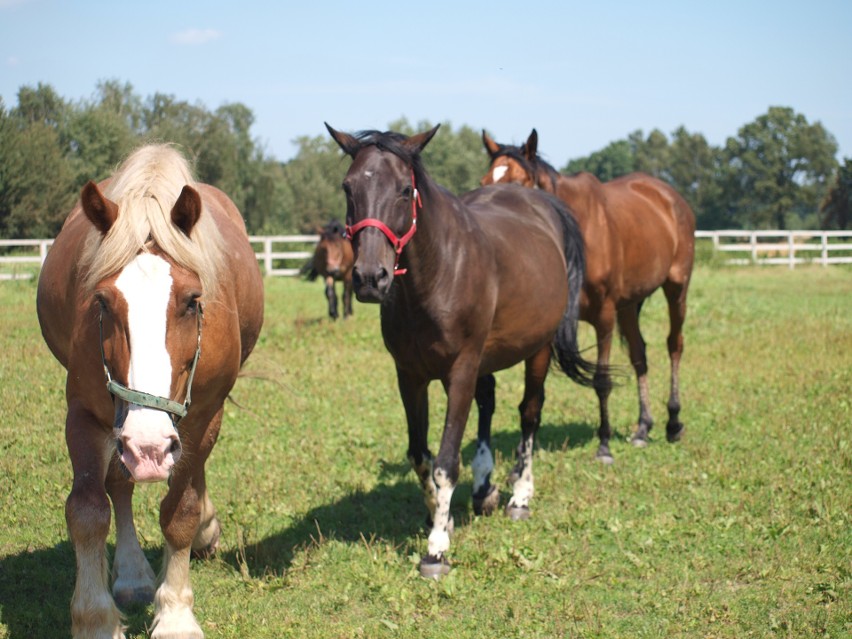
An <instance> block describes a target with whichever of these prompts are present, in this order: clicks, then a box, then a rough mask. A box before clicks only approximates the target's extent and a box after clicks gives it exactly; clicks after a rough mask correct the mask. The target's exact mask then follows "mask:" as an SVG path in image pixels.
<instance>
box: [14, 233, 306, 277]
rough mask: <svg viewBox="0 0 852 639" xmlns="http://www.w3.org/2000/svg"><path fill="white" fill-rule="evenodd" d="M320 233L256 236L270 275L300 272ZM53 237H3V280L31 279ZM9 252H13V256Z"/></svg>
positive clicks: (253, 241) (253, 239)
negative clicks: (43, 238) (4, 238)
mask: <svg viewBox="0 0 852 639" xmlns="http://www.w3.org/2000/svg"><path fill="white" fill-rule="evenodd" d="M318 241H319V235H271V236H270V235H252V236H251V237H249V242H251V245H252V247H254V249H255V254H256V255H257V260H258V261H259V262H260V264H261V267H262V269H263V272H264V273H265V274H266V275H271V276H279V275H286V276H292V275H298V274H299V271H300V270H301V267H302V266H303V265H304V263H305V262H306V261H307V260H308V259H309V258H310V257H311V256H312V255H313V254H314V245H315V244H316V243H317V242H318ZM51 244H53V240H0V280H19V279H30V278H32V277H34V276H35V274H36V273H38V270H39V268H41V265H42V262H44V258H45V257H46V256H47V252H48V250H49V249H50V246H51ZM8 253H11V255H9V254H8Z"/></svg>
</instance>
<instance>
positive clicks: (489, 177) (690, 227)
mask: <svg viewBox="0 0 852 639" xmlns="http://www.w3.org/2000/svg"><path fill="white" fill-rule="evenodd" d="M482 141H483V143H484V144H485V148H486V150H487V151H488V154H489V156H490V157H491V168H490V169H489V170H488V173H486V174H485V176H484V177H483V178H482V181H481V183H482V185H483V186H485V185H489V184H499V183H517V184H522V185H524V186H527V187H532V188H537V189H541V190H543V191H547V192H548V193H554V194H556V195H557V196H558V197H559V198H560V199H561V200H562V201H564V202H565V203H566V204H568V206H569V207H570V209H571V211H573V213H574V215H575V216H576V218H577V222H578V223H579V225H580V230H581V232H582V233H583V239H584V241H585V250H586V280H585V282H584V285H583V295H582V299H581V306H580V318H581V319H583V320H585V321H586V322H589V323H590V324H591V325H592V326H593V327H594V329H595V334H596V337H597V347H598V372H597V373H596V375H595V389H596V391H597V395H598V401H599V404H600V428H599V429H598V437H599V439H600V447H599V448H598V452H597V457H598V459H600V460H601V461H603V462H604V463H612V460H613V458H612V454H611V453H610V450H609V439H610V436H611V432H612V431H611V428H610V423H609V411H608V408H607V401H608V398H609V394H610V391H611V389H612V384H611V381H610V376H609V374H608V364H609V355H610V349H611V345H612V336H613V329H614V328H615V325H616V322H617V323H618V327H619V329H620V330H621V334H622V335H623V336H624V338H625V339H626V341H627V344H628V348H629V353H630V362H631V363H632V365H633V368H634V370H635V371H636V377H637V380H638V387H639V419H638V422H637V426H636V429H635V433H634V434H633V437H632V441H633V443H634V444H635V445H636V446H645V445H646V444H647V442H648V431H650V430H651V426H652V425H653V420H652V419H651V409H650V406H649V391H648V363H647V359H646V357H645V341H644V340H643V338H642V334H641V333H640V331H639V312H640V310H641V308H642V303H643V302H644V300H645V299H646V298H647V297H648V296H649V295H651V293H653V292H654V291H655V290H657V289H658V288H660V287H662V289H663V293H664V294H665V296H666V301H667V302H668V307H669V327H670V328H669V336H668V350H669V357H670V360H671V391H670V395H669V401H668V411H669V421H668V423H667V424H666V437H667V439H668V440H669V441H670V442H674V441H677V440H679V439H680V437H681V434H682V431H683V424H682V423H681V421H680V419H679V415H680V389H679V373H678V371H679V366H680V359H681V355H682V354H683V322H684V318H685V316H686V293H687V289H688V288H689V280H690V277H691V275H692V263H693V257H694V253H695V216H694V215H693V213H692V210H691V209H690V208H689V205H688V204H687V203H686V201H685V200H684V199H683V198H682V197H681V196H680V195H679V194H678V193H677V192H676V191H675V190H674V189H673V188H671V187H670V186H669V185H668V184H666V183H665V182H663V181H661V180H658V179H656V178H654V177H651V176H650V175H646V174H643V173H631V174H630V175H625V176H623V177H620V178H618V179H615V180H612V181H611V182H605V183H601V182H600V181H599V180H598V179H597V178H596V177H595V176H594V175H592V174H591V173H578V174H577V175H573V176H566V175H562V174H560V173H559V172H557V171H556V169H554V168H553V167H552V166H550V165H549V164H548V163H547V162H545V161H544V160H542V159H541V158H540V157H539V156H538V150H537V148H538V134H537V133H536V131H535V129H533V131H532V133H531V134H530V136H529V138H528V139H527V141H526V143H525V144H524V145H523V146H521V147H517V146H510V145H504V144H497V143H496V142H494V140H492V139H491V138H490V137H489V136H488V134H487V133H486V132H485V131H483V132H482Z"/></svg>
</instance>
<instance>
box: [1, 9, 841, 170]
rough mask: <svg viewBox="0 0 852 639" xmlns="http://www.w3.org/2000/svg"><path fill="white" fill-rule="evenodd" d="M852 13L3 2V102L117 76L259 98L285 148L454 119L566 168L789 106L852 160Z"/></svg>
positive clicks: (224, 98) (260, 133)
mask: <svg viewBox="0 0 852 639" xmlns="http://www.w3.org/2000/svg"><path fill="white" fill-rule="evenodd" d="M850 68H852V2H849V1H848V0H810V1H809V2H801V1H796V2H793V1H788V0H775V1H763V2H756V1H750V0H738V1H732V0H715V1H713V2H683V1H682V0H681V1H678V2H674V1H662V0H644V1H638V0H637V1H635V2H606V1H605V0H602V1H600V2H596V3H590V2H575V1H573V0H561V1H559V0H557V1H551V0H538V1H536V2H518V0H514V1H512V2H504V1H502V0H492V1H490V2H480V1H475V2H463V1H461V0H458V1H456V2H446V1H444V0H430V1H424V2H410V1H399V2H394V3H391V2H374V1H371V0H362V1H361V2H351V1H350V2H322V1H320V0H314V1H311V0H298V1H295V0H278V1H274V2H255V1H251V0H243V1H242V2H222V1H216V0H213V1H211V0H207V1H204V2H196V1H180V0H171V1H170V2H163V1H160V0H148V1H146V2H121V1H120V0H111V1H85V0H78V1H73V2H72V1H70V0H67V1H65V2H62V1H59V0H0V96H2V98H3V100H4V102H5V103H6V107H7V108H10V107H12V106H14V105H15V104H17V92H18V89H19V88H20V87H21V86H36V85H37V84H38V83H39V82H42V83H45V84H49V85H51V86H52V87H53V88H54V89H55V90H56V91H57V92H58V93H59V95H61V96H62V97H64V98H66V99H68V100H72V101H77V100H82V99H89V98H91V97H93V95H94V94H95V91H96V86H97V83H98V81H100V80H118V81H120V82H122V83H125V82H128V83H130V84H131V85H132V86H133V89H134V92H135V93H136V94H137V95H139V96H141V97H142V98H147V97H149V96H151V95H153V94H154V93H157V92H159V93H166V94H171V95H174V96H175V97H176V98H177V99H180V100H186V101H188V102H191V103H196V102H199V103H201V104H203V105H204V106H205V107H206V108H208V109H210V110H214V109H215V108H217V107H218V106H220V105H222V104H225V103H232V102H240V103H242V104H244V105H246V106H247V107H248V108H250V109H251V110H252V112H253V113H254V116H255V124H254V126H253V128H252V135H253V137H254V138H255V139H257V140H258V141H259V142H260V144H261V145H263V147H264V148H265V150H266V152H267V153H268V154H269V155H272V156H274V157H277V158H278V159H280V160H288V159H290V158H292V157H293V155H294V153H295V151H296V147H295V146H294V145H293V140H294V139H295V138H297V137H299V136H303V135H307V136H317V135H325V134H326V132H325V128H324V126H323V121H328V122H329V123H330V124H331V125H332V126H334V127H335V128H337V129H341V130H345V131H356V130H360V129H367V128H378V129H385V128H387V125H388V124H389V123H390V122H392V121H394V120H397V119H399V118H400V117H406V118H407V119H408V120H409V122H411V123H412V124H417V123H419V122H422V121H429V122H431V123H433V124H434V123H438V122H450V123H451V125H452V126H453V128H454V129H455V128H458V127H460V126H461V125H468V126H471V127H473V128H474V129H476V130H477V131H479V130H481V129H483V128H484V129H486V130H487V131H488V132H489V133H490V134H491V135H492V136H493V137H494V138H495V139H497V140H498V141H500V142H514V143H520V142H523V141H524V140H526V137H527V135H528V134H529V132H530V130H531V129H532V128H533V127H535V128H536V129H537V130H538V134H539V150H540V152H541V153H542V154H543V155H544V156H545V157H546V158H548V159H549V160H550V161H551V162H552V163H553V164H555V165H556V166H562V165H564V163H565V162H566V161H567V160H568V159H570V158H575V157H580V156H584V155H587V154H589V153H591V152H593V151H596V150H599V149H601V148H603V147H604V146H606V145H607V144H608V143H609V142H612V141H614V140H617V139H623V138H625V137H626V136H627V135H628V134H630V133H631V132H633V131H635V130H637V129H641V130H643V131H644V132H645V133H646V134H647V133H648V132H649V131H651V130H652V129H654V128H658V129H660V130H661V131H663V132H664V133H666V134H668V135H670V134H671V132H672V131H673V130H674V129H676V128H677V127H678V126H681V125H683V126H684V127H686V129H687V130H689V131H690V132H694V133H702V134H704V135H705V137H706V138H707V140H708V141H709V142H710V143H711V144H714V145H721V144H724V142H725V139H726V138H727V137H730V136H734V135H736V133H737V130H738V129H739V128H740V127H741V126H742V125H744V124H746V123H748V122H751V121H752V120H754V119H755V118H756V117H757V116H759V115H762V114H764V113H766V111H767V109H768V108H769V107H770V106H775V105H778V106H789V107H792V108H793V109H794V110H796V111H797V112H798V113H801V114H803V115H804V116H805V117H806V118H807V119H808V121H809V122H816V121H819V122H821V123H822V124H823V126H825V127H826V129H828V131H829V132H831V133H832V134H833V135H834V136H835V138H836V139H837V142H838V145H839V151H838V158H841V157H849V156H852V72H850Z"/></svg>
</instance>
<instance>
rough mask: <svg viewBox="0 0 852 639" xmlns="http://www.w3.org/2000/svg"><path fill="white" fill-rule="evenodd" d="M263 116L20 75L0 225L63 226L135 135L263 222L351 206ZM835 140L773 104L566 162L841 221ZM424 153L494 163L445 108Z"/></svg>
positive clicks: (20, 231)
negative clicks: (280, 157)
mask: <svg viewBox="0 0 852 639" xmlns="http://www.w3.org/2000/svg"><path fill="white" fill-rule="evenodd" d="M253 125H254V114H253V113H252V112H251V110H250V109H249V108H248V107H246V106H245V105H243V104H240V103H232V104H224V105H221V106H219V107H218V108H217V109H215V110H214V111H210V110H208V109H207V108H206V107H205V106H204V105H202V104H191V103H189V102H186V101H184V100H181V99H179V98H177V97H176V96H173V95H166V94H161V93H155V94H154V95H152V96H149V97H148V98H145V99H143V98H142V97H140V96H138V95H137V94H135V93H134V91H133V87H132V86H131V85H130V84H128V83H124V84H122V83H120V82H118V81H116V80H108V81H103V82H100V83H99V84H98V85H97V90H96V92H95V94H94V95H93V96H92V98H91V99H89V100H82V101H80V102H79V103H69V102H67V101H66V100H64V99H63V98H62V97H60V96H59V95H57V93H56V92H55V91H54V89H53V88H52V87H50V86H48V85H44V84H38V85H37V86H35V87H22V88H21V89H20V90H19V92H18V104H17V106H16V107H14V108H11V109H7V108H6V107H5V105H3V104H2V102H0V133H2V135H1V136H0V235H2V236H3V237H10V238H27V237H52V236H54V235H55V234H56V233H57V232H58V230H59V228H60V226H61V223H62V220H63V219H64V217H65V215H66V214H67V213H68V211H69V210H70V208H71V206H72V205H73V202H74V201H75V200H76V198H77V195H78V194H79V192H80V189H81V188H82V186H83V185H84V184H85V183H86V181H88V180H90V179H91V180H100V179H103V178H105V177H107V176H108V175H110V174H111V173H112V172H113V170H114V169H115V168H116V166H117V165H118V164H119V163H120V161H121V160H122V159H123V158H124V157H125V156H126V155H127V154H128V153H129V152H130V151H131V150H132V149H133V148H134V147H135V146H137V145H138V144H141V143H143V142H152V141H156V142H168V143H172V144H175V145H177V146H179V147H180V148H181V149H182V151H183V152H184V153H185V154H186V155H187V156H188V157H190V159H191V160H192V161H193V163H194V165H195V170H196V174H197V176H198V178H199V180H201V181H203V182H207V183H210V184H213V185H215V186H218V187H219V188H221V189H222V190H223V191H225V192H226V193H228V195H229V196H230V197H231V198H232V199H233V200H234V202H235V203H236V204H237V206H238V207H239V208H240V210H241V211H242V213H243V216H244V218H245V220H246V224H247V226H248V228H249V231H250V232H251V233H253V234H283V233H291V232H304V233H313V232H314V231H315V230H316V229H317V227H319V226H322V225H324V224H325V223H326V222H328V220H329V219H331V218H338V219H340V218H342V217H343V215H344V214H345V205H344V198H343V194H342V191H341V189H340V181H341V179H342V178H343V175H344V174H345V171H346V168H347V166H348V160H347V159H346V158H345V157H343V156H342V155H341V153H340V150H339V149H338V148H337V146H336V145H335V144H334V142H333V141H332V140H331V139H330V138H329V137H328V136H325V135H323V136H318V137H316V138H309V137H300V138H298V139H297V140H296V143H297V144H298V147H299V150H298V153H297V154H296V156H295V157H294V158H293V159H292V160H290V161H288V162H286V163H281V162H279V161H277V160H275V159H274V158H272V157H269V156H268V155H267V154H266V153H265V151H264V150H263V148H262V147H261V146H260V145H259V143H258V142H257V141H256V140H255V139H253V138H252V135H251V128H252V126H253ZM432 126H433V124H432V123H430V122H428V121H423V122H419V123H417V125H416V126H415V125H412V124H411V123H409V122H408V120H406V119H405V118H401V119H399V120H397V121H395V122H391V123H390V124H389V127H388V128H389V129H390V130H394V131H399V132H401V133H405V134H409V135H410V134H413V133H416V132H419V131H423V130H426V129H428V128H431V127H432ZM836 148H837V145H836V143H835V141H834V139H833V138H832V136H831V135H830V134H829V133H828V132H827V131H826V130H825V129H824V128H823V127H822V125H821V124H819V123H815V124H810V123H808V122H807V120H806V119H805V117H804V116H803V115H801V114H797V113H795V112H794V111H793V110H792V109H790V108H783V107H772V108H770V109H769V111H768V112H767V113H766V114H765V115H762V116H760V117H758V118H757V119H756V120H755V121H754V122H751V123H749V124H746V125H745V126H743V127H742V128H741V129H740V130H739V132H738V135H737V136H736V137H732V138H729V139H728V141H727V143H726V145H725V147H724V148H721V149H720V148H715V147H712V146H710V145H709V144H708V143H707V141H706V139H705V138H704V136H703V135H701V134H699V133H690V132H688V131H687V130H686V129H685V128H684V127H679V128H678V129H676V130H675V131H674V132H673V133H672V136H671V140H669V138H667V136H666V135H665V134H664V133H663V132H662V131H660V130H658V129H654V130H652V131H651V132H650V133H649V134H648V135H647V136H646V135H645V134H644V133H643V132H642V131H635V132H633V133H631V134H630V135H629V136H628V137H627V139H623V140H616V141H613V142H611V143H610V144H608V145H607V146H606V147H604V148H603V149H601V150H600V151H596V152H594V153H592V154H591V155H589V156H588V157H585V158H576V159H573V160H570V161H569V162H568V163H567V164H566V165H565V166H564V168H563V171H565V172H567V173H576V172H578V171H589V172H591V173H594V174H595V175H597V176H598V177H599V178H600V179H601V180H605V181H606V180H611V179H614V178H616V177H619V176H621V175H624V174H626V173H630V172H631V171H644V172H647V173H650V174H651V175H655V176H657V177H659V178H661V179H663V180H665V181H667V182H669V183H670V184H672V185H673V186H674V187H675V188H676V189H677V190H678V191H679V192H680V193H682V194H683V195H684V197H685V198H686V200H687V201H688V202H689V203H690V205H691V206H692V208H693V209H694V211H695V213H696V216H697V218H698V227H699V228H702V229H717V228H787V227H793V226H795V227H799V228H816V227H817V226H819V225H820V224H824V225H828V226H833V227H840V228H843V227H845V225H846V224H847V223H848V219H849V216H848V212H847V213H844V211H848V206H846V208H844V205H843V202H844V199H843V191H842V190H837V192H836V194H834V195H832V196H831V198H833V199H831V198H829V199H830V201H829V199H827V194H828V192H829V188H830V186H831V181H832V179H836V180H839V181H837V182H835V188H836V189H841V187H842V185H843V184H846V183H847V182H848V181H849V180H848V179H846V178H844V177H843V175H845V174H843V173H837V174H836V168H837V167H836V161H835V159H834V153H835V152H836ZM424 161H425V163H426V167H427V169H428V170H429V173H430V174H431V175H432V177H433V178H434V179H435V180H436V181H437V182H438V183H440V184H441V185H443V186H444V187H446V188H447V189H449V190H450V191H452V192H454V193H457V194H459V193H463V192H465V191H469V190H471V189H473V188H476V187H477V186H478V185H479V179H480V177H481V176H482V175H483V174H484V172H485V171H486V169H487V165H488V162H487V155H486V153H485V151H484V149H483V148H482V144H481V141H480V136H479V130H478V129H476V130H474V129H473V128H471V127H469V126H467V125H463V126H461V127H460V128H458V129H455V130H454V129H453V127H452V125H451V124H450V123H449V122H444V123H442V126H441V128H440V130H439V131H438V134H437V136H436V138H435V139H434V140H433V141H432V143H431V144H430V145H429V146H428V147H427V148H426V150H425V152H424ZM843 180H846V181H845V182H844V181H843ZM843 188H845V187H843ZM846 201H848V197H847V198H846ZM820 202H822V203H823V207H824V208H823V212H824V214H823V216H822V219H820V218H819V215H818V209H819V205H820Z"/></svg>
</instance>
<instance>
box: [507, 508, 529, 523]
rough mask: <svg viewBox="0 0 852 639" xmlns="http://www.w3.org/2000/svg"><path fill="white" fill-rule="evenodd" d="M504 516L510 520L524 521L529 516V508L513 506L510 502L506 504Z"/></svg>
mask: <svg viewBox="0 0 852 639" xmlns="http://www.w3.org/2000/svg"><path fill="white" fill-rule="evenodd" d="M506 516H507V517H508V518H509V519H511V520H512V521H526V520H527V519H529V518H530V508H529V506H513V505H512V504H508V505H507V506H506Z"/></svg>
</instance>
